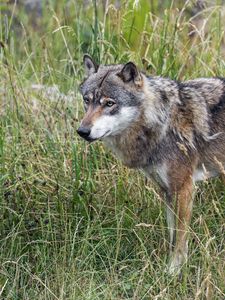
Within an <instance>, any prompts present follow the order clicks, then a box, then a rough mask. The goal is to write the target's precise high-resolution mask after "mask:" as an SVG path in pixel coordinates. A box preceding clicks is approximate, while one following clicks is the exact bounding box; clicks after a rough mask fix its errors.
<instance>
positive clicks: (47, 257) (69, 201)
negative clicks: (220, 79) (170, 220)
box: [0, 0, 225, 300]
mask: <svg viewBox="0 0 225 300" xmlns="http://www.w3.org/2000/svg"><path fill="white" fill-rule="evenodd" d="M215 2H216V1H215ZM82 3H83V1H54V0H52V1H49V2H48V5H47V4H46V5H44V6H43V10H42V16H41V17H40V18H36V17H35V16H34V15H32V14H27V13H26V12H25V10H24V9H23V8H22V7H21V6H20V7H18V6H17V5H13V4H11V5H10V4H8V5H7V6H6V5H2V4H1V5H2V7H1V11H0V24H1V26H0V41H1V43H0V299H4V300H5V299H9V300H21V299H29V300H30V299H35V300H36V299H46V300H47V299H48V300H50V299H61V300H62V299H63V300H64V299H68V300H83V299H84V300H97V299H99V300H123V299H124V300H125V299H132V300H141V299H143V300H152V299H154V300H156V299H157V300H159V299H163V300H174V299H182V300H187V299H190V300H192V299H195V300H200V299H207V300H209V299H212V300H216V299H220V300H222V299H225V282H224V278H225V247H224V244H225V223H224V220H225V215H224V212H225V201H224V200H225V189H224V186H223V185H222V183H220V181H219V180H214V181H210V182H204V183H202V184H200V185H198V186H197V187H196V189H197V192H196V199H195V206H194V212H193V219H192V223H191V227H190V244H189V245H190V251H189V261H188V264H187V265H185V266H184V267H183V277H182V279H181V280H178V279H177V278H176V277H170V276H168V275H167V274H166V272H165V268H166V264H167V252H168V235H167V227H166V226H167V225H166V222H165V217H164V216H165V212H164V206H163V204H162V203H160V201H159V197H158V195H157V193H156V191H155V190H154V187H153V186H152V185H151V183H150V182H147V181H146V179H145V178H144V176H143V175H142V174H139V173H138V172H135V171H131V170H128V169H126V168H125V167H123V166H122V165H121V163H120V162H119V161H117V160H116V159H115V158H113V157H112V156H111V154H110V153H109V152H108V151H107V150H105V149H104V147H103V145H102V144H101V143H100V142H99V143H94V144H91V145H88V144H86V143H85V142H83V141H81V139H80V138H79V137H78V136H77V134H76V128H77V127H78V125H79V120H80V119H81V117H82V105H81V96H80V95H79V92H78V87H79V83H80V82H81V80H82V78H83V68H82V56H83V53H86V52H88V53H90V54H91V55H93V56H94V57H95V59H96V60H97V61H101V62H102V63H115V62H126V61H127V60H133V61H135V62H136V63H137V64H138V65H139V67H140V68H141V69H143V70H145V71H146V72H148V73H151V74H154V75H156V74H157V75H162V76H169V77H171V78H174V79H179V80H184V79H188V78H194V77H198V76H199V77H200V76H201V77H203V76H225V60H224V57H225V46H224V42H225V41H224V29H225V21H224V19H225V18H224V16H225V10H224V7H221V6H220V4H221V3H220V2H219V1H217V2H216V3H215V6H213V7H209V6H207V7H206V8H204V9H201V10H199V11H198V12H197V15H195V16H194V14H193V11H195V9H196V8H195V7H194V6H193V3H192V2H190V1H187V2H186V3H185V4H184V3H183V5H181V1H174V2H173V3H171V1H164V2H163V1H161V2H160V1H155V0H152V1H124V2H123V3H122V4H121V5H120V7H118V6H117V7H115V6H114V5H113V4H111V2H110V1H106V8H107V9H106V10H104V7H103V5H102V4H101V3H102V2H99V3H96V2H95V1H93V2H90V3H89V4H85V5H84V4H82Z"/></svg>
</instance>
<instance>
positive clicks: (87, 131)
mask: <svg viewBox="0 0 225 300" xmlns="http://www.w3.org/2000/svg"><path fill="white" fill-rule="evenodd" d="M77 133H78V134H79V135H80V136H81V137H82V138H84V139H85V140H87V141H89V140H91V139H90V137H89V135H90V133H91V129H90V128H87V127H83V126H80V127H79V128H78V129H77Z"/></svg>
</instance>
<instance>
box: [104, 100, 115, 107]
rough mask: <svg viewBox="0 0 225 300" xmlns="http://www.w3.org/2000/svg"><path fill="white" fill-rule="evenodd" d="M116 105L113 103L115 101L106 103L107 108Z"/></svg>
mask: <svg viewBox="0 0 225 300" xmlns="http://www.w3.org/2000/svg"><path fill="white" fill-rule="evenodd" d="M114 104H115V102H113V101H107V102H106V106H108V107H112V106H113V105H114Z"/></svg>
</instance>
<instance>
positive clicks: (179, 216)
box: [169, 177, 193, 274]
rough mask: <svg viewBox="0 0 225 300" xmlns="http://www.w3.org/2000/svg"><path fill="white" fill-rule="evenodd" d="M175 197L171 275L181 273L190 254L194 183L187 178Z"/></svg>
mask: <svg viewBox="0 0 225 300" xmlns="http://www.w3.org/2000/svg"><path fill="white" fill-rule="evenodd" d="M174 197H176V201H177V213H176V216H175V218H176V223H177V225H176V233H175V247H174V249H173V251H172V253H171V257H170V263H169V274H174V273H177V272H179V271H180V269H181V267H182V265H183V263H185V261H186V259H187V254H188V242H187V235H188V231H189V224H190V219H191V213H192V203H193V182H192V178H191V177H190V178H187V179H186V181H185V182H184V184H183V185H182V187H181V188H180V189H179V190H177V191H176V193H175V195H174Z"/></svg>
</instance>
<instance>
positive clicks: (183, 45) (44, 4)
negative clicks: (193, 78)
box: [0, 0, 225, 82]
mask: <svg viewBox="0 0 225 300" xmlns="http://www.w3.org/2000/svg"><path fill="white" fill-rule="evenodd" d="M221 5H222V6H221ZM224 14H225V13H224V7H223V1H216V3H215V1H176V0H175V1H168V0H166V1H156V0H150V1H144V0H139V1H138V0H136V1H118V0H117V1H107V0H104V1H97V0H93V1H88V0H87V1H79V0H76V1H68V0H63V1H53V0H52V1H44V0H26V1H25V0H24V1H22V0H20V1H16V2H14V1H5V2H2V3H1V14H0V18H1V20H0V22H1V25H2V26H1V30H0V31H1V32H0V39H1V41H2V42H3V43H4V45H6V46H7V48H8V50H9V51H10V53H11V55H12V54H13V56H14V59H15V64H16V66H17V68H19V69H23V73H24V71H26V72H25V74H27V76H28V78H30V76H34V72H33V70H34V69H35V72H36V73H37V72H41V73H42V74H45V75H43V76H42V80H43V82H46V81H47V82H48V81H49V75H50V74H49V70H50V69H51V68H55V67H56V66H57V68H58V69H59V70H61V71H62V73H63V74H64V73H65V72H66V73H67V74H68V75H69V74H73V75H75V76H76V75H80V72H81V70H80V66H81V60H82V55H83V53H89V54H91V55H93V57H94V58H95V59H96V61H97V62H98V63H99V62H101V63H115V62H125V61H127V60H128V59H130V60H135V61H136V62H137V63H139V65H140V67H141V68H142V69H144V70H149V72H151V73H154V74H161V75H166V76H171V77H173V78H181V77H185V76H190V71H189V70H190V69H191V68H189V67H190V66H191V67H192V71H191V72H193V67H194V69H199V68H198V67H199V64H201V63H200V60H204V61H205V62H206V64H207V65H209V66H210V70H208V71H209V72H208V73H211V74H209V75H213V74H214V75H215V74H217V73H219V72H221V69H220V67H219V66H218V60H220V59H221V55H224V53H225V52H224V51H225V46H224V22H225V21H224V20H225V17H224ZM203 40H204V43H202V41H203ZM210 45H213V52H212V49H210ZM1 51H3V50H1ZM24 52H25V53H24ZM24 54H25V55H24ZM196 56H198V57H196ZM209 56H210V57H209ZM25 58H26V60H25ZM208 62H210V63H208ZM46 64H47V65H48V67H49V70H47V69H46ZM32 65H33V68H32ZM187 65H188V66H187ZM196 65H197V66H196ZM195 66H196V68H195ZM205 69H206V70H203V74H202V75H205V74H204V73H206V72H207V68H205ZM208 73H207V74H208ZM207 74H206V75H207ZM196 75H198V74H196ZM59 76H60V74H59ZM36 77H39V76H36ZM50 77H51V76H50ZM34 80H35V78H34ZM52 80H53V78H52ZM54 80H57V79H56V78H54Z"/></svg>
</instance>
